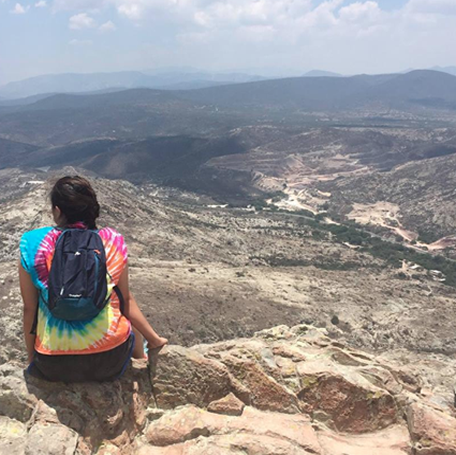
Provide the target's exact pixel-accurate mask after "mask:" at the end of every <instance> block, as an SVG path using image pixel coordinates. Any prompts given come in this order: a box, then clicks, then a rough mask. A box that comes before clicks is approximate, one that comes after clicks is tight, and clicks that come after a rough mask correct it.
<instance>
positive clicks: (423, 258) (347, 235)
mask: <svg viewBox="0 0 456 455" xmlns="http://www.w3.org/2000/svg"><path fill="white" fill-rule="evenodd" d="M299 222H300V224H307V225H308V226H310V227H311V228H312V237H314V238H315V239H323V238H325V235H324V232H325V231H326V232H330V233H331V235H332V236H333V239H334V240H336V241H338V242H340V243H349V244H350V245H356V246H359V247H360V248H361V250H360V251H362V252H365V253H369V254H371V255H372V256H374V257H376V258H379V259H382V260H384V261H385V262H386V263H388V264H389V265H391V266H393V267H396V268H399V267H401V266H402V261H403V260H406V261H408V262H413V263H415V264H418V265H420V266H421V267H423V268H424V269H426V270H428V271H430V270H440V271H441V272H442V273H443V274H444V275H445V277H446V279H445V281H444V284H446V285H448V286H452V287H455V288H456V261H454V260H452V259H448V258H446V257H444V256H442V255H433V254H430V253H425V252H419V251H416V250H414V249H412V248H408V247H406V246H405V245H404V244H403V243H397V242H390V241H386V240H383V239H382V238H380V237H379V236H376V235H372V234H370V233H369V232H366V231H364V230H362V229H360V228H359V225H357V224H356V223H349V224H342V225H338V224H326V223H322V222H319V220H318V219H315V220H306V219H304V218H301V219H300V220H299ZM318 231H320V232H318Z"/></svg>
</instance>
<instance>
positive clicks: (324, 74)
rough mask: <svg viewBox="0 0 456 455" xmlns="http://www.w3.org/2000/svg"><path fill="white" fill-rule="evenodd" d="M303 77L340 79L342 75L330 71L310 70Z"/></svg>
mask: <svg viewBox="0 0 456 455" xmlns="http://www.w3.org/2000/svg"><path fill="white" fill-rule="evenodd" d="M303 77H342V74H339V73H333V72H332V71H322V70H312V71H308V72H307V73H305V74H303Z"/></svg>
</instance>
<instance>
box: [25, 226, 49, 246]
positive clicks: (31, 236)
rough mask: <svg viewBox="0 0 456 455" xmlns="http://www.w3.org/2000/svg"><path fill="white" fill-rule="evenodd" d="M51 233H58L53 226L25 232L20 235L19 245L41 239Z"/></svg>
mask: <svg viewBox="0 0 456 455" xmlns="http://www.w3.org/2000/svg"><path fill="white" fill-rule="evenodd" d="M51 232H58V229H56V228H55V227H53V226H45V227H40V228H37V229H31V230H30V231H26V232H24V233H23V234H22V237H21V243H22V242H27V241H30V240H39V239H42V238H44V237H46V235H48V234H49V233H51Z"/></svg>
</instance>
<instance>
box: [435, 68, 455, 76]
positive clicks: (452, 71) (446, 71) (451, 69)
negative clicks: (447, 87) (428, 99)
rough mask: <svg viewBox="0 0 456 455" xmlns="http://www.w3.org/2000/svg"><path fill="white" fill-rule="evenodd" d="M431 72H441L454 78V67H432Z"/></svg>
mask: <svg viewBox="0 0 456 455" xmlns="http://www.w3.org/2000/svg"><path fill="white" fill-rule="evenodd" d="M431 70H433V71H441V72H443V73H448V74H452V75H453V76H456V66H434V67H433V68H431Z"/></svg>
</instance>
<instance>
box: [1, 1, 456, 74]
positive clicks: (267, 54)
mask: <svg viewBox="0 0 456 455" xmlns="http://www.w3.org/2000/svg"><path fill="white" fill-rule="evenodd" d="M454 30H456V0H378V1H373V0H357V1H353V0H33V1H32V0H0V83H5V82H8V81H10V80H17V79H22V78H26V77H30V76H35V75H39V74H47V73H62V72H95V71H121V70H144V69H154V68H159V67H188V66H192V67H197V68H202V69H206V70H210V71H231V70H234V71H236V70H238V71H250V72H257V73H264V74H266V73H267V74H275V75H289V74H290V75H291V74H301V73H302V72H304V71H307V70H310V69H314V68H319V69H325V70H331V71H337V72H342V73H345V74H354V73H361V72H366V73H381V72H390V71H399V70H402V69H406V68H420V67H421V68H423V67H432V66H434V65H442V66H446V65H456V50H455V46H454ZM451 44H452V45H451Z"/></svg>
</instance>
